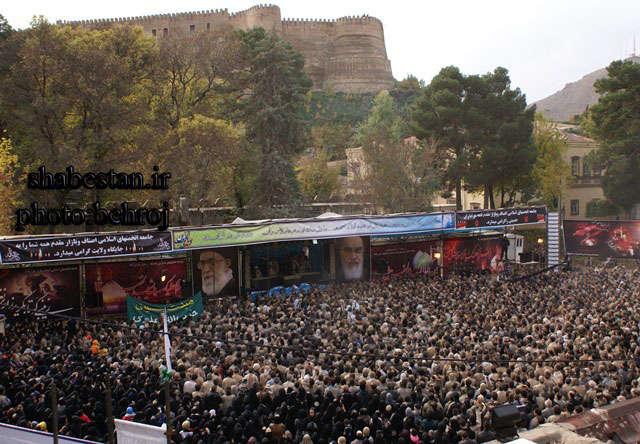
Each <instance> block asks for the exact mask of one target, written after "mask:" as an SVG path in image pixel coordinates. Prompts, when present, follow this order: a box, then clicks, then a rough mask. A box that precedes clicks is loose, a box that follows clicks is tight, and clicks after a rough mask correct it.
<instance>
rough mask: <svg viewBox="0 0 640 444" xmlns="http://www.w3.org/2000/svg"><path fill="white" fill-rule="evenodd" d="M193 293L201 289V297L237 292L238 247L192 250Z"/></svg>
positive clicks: (227, 294)
mask: <svg viewBox="0 0 640 444" xmlns="http://www.w3.org/2000/svg"><path fill="white" fill-rule="evenodd" d="M192 254H193V256H192V260H193V262H192V263H193V284H194V293H196V294H197V293H198V291H202V297H203V298H207V297H209V298H211V297H222V296H229V295H237V294H238V281H237V279H236V276H237V275H238V249H237V248H236V247H231V248H214V249H210V250H199V251H194V252H193V253H192Z"/></svg>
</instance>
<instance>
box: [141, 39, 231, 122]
mask: <svg viewBox="0 0 640 444" xmlns="http://www.w3.org/2000/svg"><path fill="white" fill-rule="evenodd" d="M242 55H243V53H242V42H241V40H240V36H239V35H238V34H237V33H234V32H232V31H231V30H208V31H201V32H197V33H194V32H189V33H181V32H177V31H176V32H172V33H171V34H169V35H168V36H166V37H163V38H162V39H160V40H159V42H158V60H157V64H156V66H155V68H156V77H155V85H154V86H155V91H154V93H155V94H154V97H153V103H152V104H153V110H154V115H155V116H156V118H158V119H159V120H160V121H162V122H165V123H166V124H167V125H169V127H171V128H172V129H175V128H177V126H178V124H179V122H180V121H181V119H183V118H188V117H192V116H193V115H195V114H200V115H205V116H209V117H214V115H213V114H214V113H216V112H220V108H221V106H220V105H221V102H222V101H223V97H224V96H225V94H227V93H231V92H233V91H235V90H236V88H238V87H239V86H240V85H241V83H240V80H241V78H242V77H243V76H242V64H243V59H242Z"/></svg>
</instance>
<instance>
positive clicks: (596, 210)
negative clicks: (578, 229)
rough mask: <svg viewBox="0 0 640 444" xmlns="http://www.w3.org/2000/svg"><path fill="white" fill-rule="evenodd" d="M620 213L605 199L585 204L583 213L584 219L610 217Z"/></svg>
mask: <svg viewBox="0 0 640 444" xmlns="http://www.w3.org/2000/svg"><path fill="white" fill-rule="evenodd" d="M619 212H620V209H619V208H618V207H617V206H615V205H614V204H612V203H611V202H609V201H608V200H607V199H605V200H601V199H598V200H592V201H590V202H587V209H586V211H585V213H584V215H585V216H586V217H593V218H597V217H611V216H617V215H618V213H619Z"/></svg>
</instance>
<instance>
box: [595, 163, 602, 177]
mask: <svg viewBox="0 0 640 444" xmlns="http://www.w3.org/2000/svg"><path fill="white" fill-rule="evenodd" d="M600 173H601V171H600V168H598V167H597V166H595V165H594V166H593V175H594V176H599V175H600Z"/></svg>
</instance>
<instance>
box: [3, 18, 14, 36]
mask: <svg viewBox="0 0 640 444" xmlns="http://www.w3.org/2000/svg"><path fill="white" fill-rule="evenodd" d="M12 32H13V28H12V27H11V25H10V24H9V22H8V21H7V19H6V18H5V17H4V16H3V15H2V14H0V40H4V39H6V38H7V37H9V35H10V34H11V33H12Z"/></svg>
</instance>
